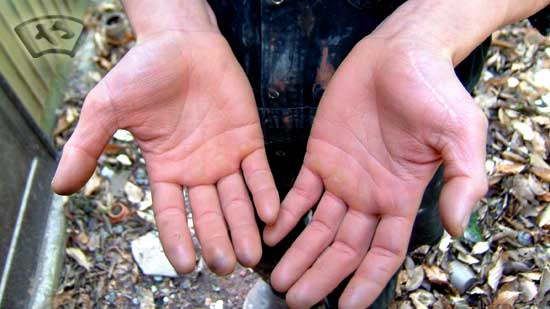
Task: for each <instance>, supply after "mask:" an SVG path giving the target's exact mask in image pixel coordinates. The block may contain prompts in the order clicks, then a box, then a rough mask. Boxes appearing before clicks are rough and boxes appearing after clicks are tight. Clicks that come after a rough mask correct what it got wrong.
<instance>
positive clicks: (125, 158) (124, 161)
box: [116, 154, 132, 166]
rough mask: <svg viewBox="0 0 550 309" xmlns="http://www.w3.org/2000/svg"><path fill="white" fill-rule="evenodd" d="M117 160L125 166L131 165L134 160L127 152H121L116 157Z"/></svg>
mask: <svg viewBox="0 0 550 309" xmlns="http://www.w3.org/2000/svg"><path fill="white" fill-rule="evenodd" d="M116 160H117V161H118V163H120V164H122V165H124V166H131V165H132V160H130V158H129V157H128V156H127V155H125V154H119V155H118V156H117V157H116Z"/></svg>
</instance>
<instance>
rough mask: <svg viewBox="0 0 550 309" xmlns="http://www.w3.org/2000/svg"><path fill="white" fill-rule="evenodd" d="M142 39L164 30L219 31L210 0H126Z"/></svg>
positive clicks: (125, 6)
mask: <svg viewBox="0 0 550 309" xmlns="http://www.w3.org/2000/svg"><path fill="white" fill-rule="evenodd" d="M122 2H123V5H124V9H125V10H126V13H127V14H128V17H129V19H130V23H131V24H132V27H133V29H134V31H135V32H136V35H137V36H138V40H139V39H140V37H144V36H148V35H151V34H154V33H158V32H161V31H190V32H197V31H201V32H217V31H219V30H218V27H217V24H216V18H215V16H214V13H213V12H212V10H211V8H210V6H209V5H208V3H207V1H206V0H170V1H164V0H163V1H158V0H122Z"/></svg>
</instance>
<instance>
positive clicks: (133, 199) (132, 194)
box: [124, 181, 144, 204]
mask: <svg viewBox="0 0 550 309" xmlns="http://www.w3.org/2000/svg"><path fill="white" fill-rule="evenodd" d="M124 192H125V193H126V197H127V198H128V201H130V203H133V204H137V203H139V202H141V200H143V197H144V193H143V190H141V188H140V187H139V186H136V185H135V184H133V183H132V182H130V181H128V182H126V184H124Z"/></svg>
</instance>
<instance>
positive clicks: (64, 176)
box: [51, 147, 97, 195]
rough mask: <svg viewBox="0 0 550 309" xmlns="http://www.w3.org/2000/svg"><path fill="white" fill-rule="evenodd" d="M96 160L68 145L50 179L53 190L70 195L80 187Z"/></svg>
mask: <svg viewBox="0 0 550 309" xmlns="http://www.w3.org/2000/svg"><path fill="white" fill-rule="evenodd" d="M96 165H97V161H96V160H94V159H91V158H90V157H88V156H87V155H85V154H83V152H82V151H81V150H79V149H76V148H73V147H70V148H67V149H65V150H64V151H63V155H62V157H61V160H60V162H59V165H58V167H57V171H56V172H55V175H54V177H53V179H52V183H51V187H52V189H53V191H54V192H55V193H57V194H60V195H70V194H73V193H75V192H77V191H78V190H80V188H82V187H83V186H84V185H85V184H86V182H87V181H88V179H90V177H91V176H92V174H93V173H94V171H95V168H96Z"/></svg>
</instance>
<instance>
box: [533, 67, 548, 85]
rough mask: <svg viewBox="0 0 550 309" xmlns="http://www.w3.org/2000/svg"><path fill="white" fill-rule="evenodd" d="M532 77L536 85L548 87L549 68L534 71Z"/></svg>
mask: <svg viewBox="0 0 550 309" xmlns="http://www.w3.org/2000/svg"><path fill="white" fill-rule="evenodd" d="M533 79H534V80H533V82H534V83H535V85H536V86H537V87H541V88H550V69H542V70H540V71H538V72H536V73H535V76H534V78H533Z"/></svg>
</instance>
